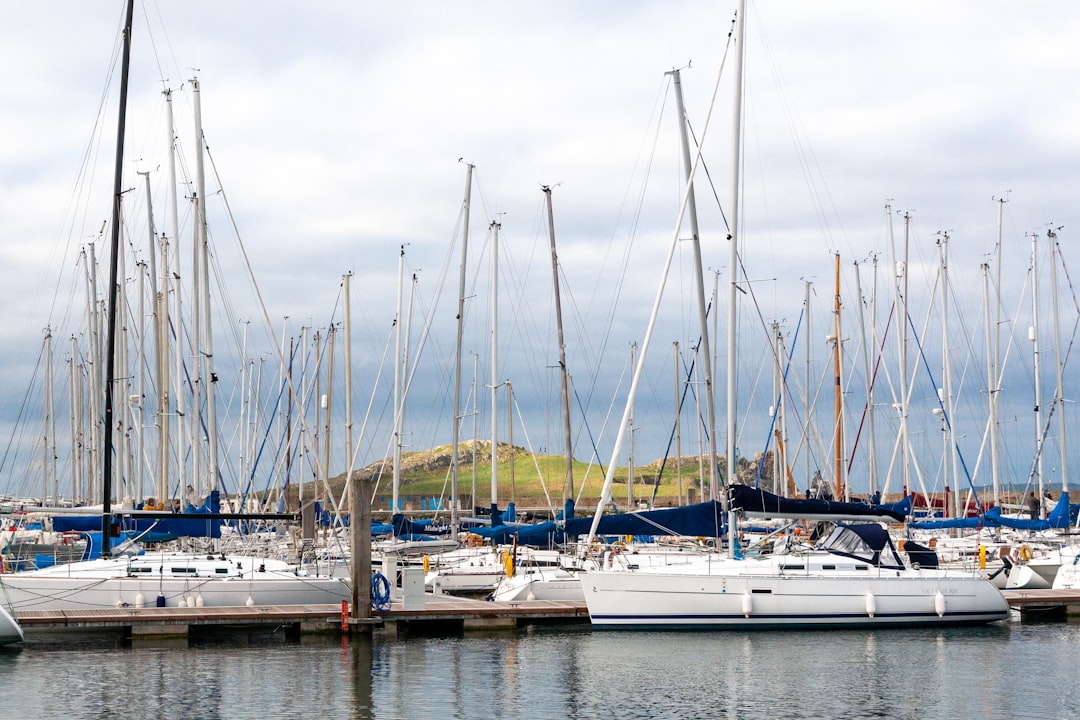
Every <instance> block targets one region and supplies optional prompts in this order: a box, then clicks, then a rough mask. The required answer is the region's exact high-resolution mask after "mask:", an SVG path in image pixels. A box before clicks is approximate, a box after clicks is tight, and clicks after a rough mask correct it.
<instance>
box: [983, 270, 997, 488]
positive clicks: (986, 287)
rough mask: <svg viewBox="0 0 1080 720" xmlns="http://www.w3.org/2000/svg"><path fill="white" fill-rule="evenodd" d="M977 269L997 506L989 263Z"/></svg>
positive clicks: (992, 468) (993, 355) (995, 413)
mask: <svg viewBox="0 0 1080 720" xmlns="http://www.w3.org/2000/svg"><path fill="white" fill-rule="evenodd" d="M979 269H980V271H981V272H982V278H983V331H984V332H983V335H984V338H983V341H984V343H985V346H984V352H985V353H986V401H987V403H988V405H989V407H988V408H987V412H988V417H989V418H990V474H991V476H992V478H993V488H994V505H995V506H999V505H1000V504H1001V491H1000V488H999V486H998V467H997V435H996V433H995V432H994V431H995V430H996V428H997V421H998V418H997V402H995V401H996V399H997V397H996V396H997V393H996V390H995V388H996V385H997V383H996V375H997V371H996V362H997V357H996V355H995V354H994V353H993V346H992V342H993V335H992V334H991V324H992V322H993V318H992V316H991V315H990V264H989V263H983V264H982V265H980V266H979Z"/></svg>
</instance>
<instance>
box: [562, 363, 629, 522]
mask: <svg viewBox="0 0 1080 720" xmlns="http://www.w3.org/2000/svg"><path fill="white" fill-rule="evenodd" d="M629 366H630V358H629V356H626V359H625V361H624V363H623V366H622V371H621V373H620V374H619V379H618V381H617V382H616V383H615V390H614V391H613V392H612V393H611V402H609V403H608V408H607V412H606V413H605V414H604V422H602V423H601V424H600V433H599V435H598V438H603V437H604V434H605V433H606V432H607V428H608V421H609V420H610V419H611V413H612V411H613V410H614V409H615V404H616V401H617V400H618V393H619V389H620V388H622V384H623V380H624V379H625V378H626V371H627V370H628V369H631V368H630V367H629ZM590 432H591V431H590ZM590 437H591V436H590ZM594 453H595V454H594V455H590V456H589V463H588V465H587V466H586V467H585V477H586V478H587V477H588V476H589V475H590V474H591V473H592V469H593V465H594V464H595V465H598V466H599V467H601V468H604V463H603V461H602V460H601V459H600V455H599V451H598V450H597V449H596V448H595V447H594ZM604 474H605V475H606V474H607V471H606V469H604ZM584 494H585V487H584V482H582V483H581V485H579V486H578V494H577V497H576V498H574V504H575V505H579V504H581V498H582V496H583V495H584Z"/></svg>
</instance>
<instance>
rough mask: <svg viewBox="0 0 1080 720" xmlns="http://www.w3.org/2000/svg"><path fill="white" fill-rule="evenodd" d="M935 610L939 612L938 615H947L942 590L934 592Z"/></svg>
mask: <svg viewBox="0 0 1080 720" xmlns="http://www.w3.org/2000/svg"><path fill="white" fill-rule="evenodd" d="M934 612H936V613H937V615H938V617H944V616H945V596H944V595H942V594H941V591H940V590H938V591H937V592H936V593H934Z"/></svg>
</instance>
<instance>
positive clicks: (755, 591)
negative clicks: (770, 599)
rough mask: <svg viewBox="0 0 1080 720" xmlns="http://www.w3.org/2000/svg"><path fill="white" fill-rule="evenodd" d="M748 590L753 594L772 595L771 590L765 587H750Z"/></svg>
mask: <svg viewBox="0 0 1080 720" xmlns="http://www.w3.org/2000/svg"><path fill="white" fill-rule="evenodd" d="M750 592H751V593H752V594H754V595H772V590H769V589H767V588H751V590H750Z"/></svg>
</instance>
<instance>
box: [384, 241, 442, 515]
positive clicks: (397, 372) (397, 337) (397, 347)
mask: <svg viewBox="0 0 1080 720" xmlns="http://www.w3.org/2000/svg"><path fill="white" fill-rule="evenodd" d="M404 279H405V246H404V245H402V246H401V251H400V252H399V253H398V281H397V313H396V314H395V316H394V447H393V451H394V455H393V457H394V459H393V485H394V487H393V509H394V512H395V513H396V512H398V510H399V507H398V504H399V503H400V500H399V495H400V492H401V430H402V413H403V412H404V411H405V408H404V403H403V402H402V400H401V383H402V380H403V375H404V368H403V367H402V362H401V326H402V325H403V324H404V323H403V322H402V319H401V294H402V283H403V282H404ZM451 462H453V461H451Z"/></svg>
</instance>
